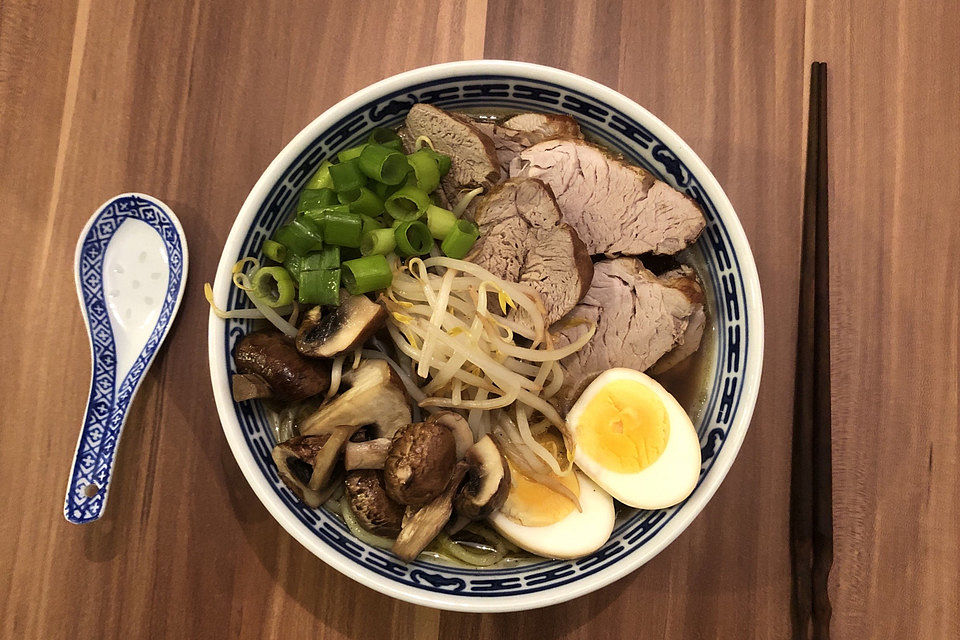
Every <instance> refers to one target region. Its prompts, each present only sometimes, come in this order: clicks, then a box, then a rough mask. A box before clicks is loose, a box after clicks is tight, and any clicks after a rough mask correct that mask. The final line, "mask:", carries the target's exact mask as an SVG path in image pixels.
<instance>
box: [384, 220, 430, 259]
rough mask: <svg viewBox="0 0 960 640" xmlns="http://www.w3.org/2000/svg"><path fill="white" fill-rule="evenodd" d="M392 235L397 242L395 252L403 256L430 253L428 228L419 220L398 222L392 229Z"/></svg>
mask: <svg viewBox="0 0 960 640" xmlns="http://www.w3.org/2000/svg"><path fill="white" fill-rule="evenodd" d="M393 236H394V239H395V240H396V242H397V253H398V254H400V255H401V256H403V257H405V258H406V257H409V256H422V255H424V254H427V253H430V248H431V247H433V236H431V235H430V230H429V229H427V225H425V224H423V223H422V222H420V221H419V220H413V221H410V222H402V223H400V225H399V226H397V228H396V229H394V230H393Z"/></svg>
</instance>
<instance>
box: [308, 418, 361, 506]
mask: <svg viewBox="0 0 960 640" xmlns="http://www.w3.org/2000/svg"><path fill="white" fill-rule="evenodd" d="M359 428H360V426H359V425H341V426H337V427H334V428H333V430H332V431H331V432H330V437H329V438H327V441H326V442H324V443H323V447H321V449H320V451H319V452H318V453H317V457H316V458H314V461H313V474H312V475H311V476H310V482H309V484H308V485H307V486H309V487H310V490H311V491H319V490H320V489H321V488H323V487H325V486H327V482H328V481H329V480H330V475H331V474H332V473H333V467H334V465H335V464H336V463H337V459H338V458H339V457H340V451H341V450H342V449H343V446H344V445H345V444H346V442H347V441H348V440H349V439H350V436H352V435H353V432H354V431H356V430H357V429H359Z"/></svg>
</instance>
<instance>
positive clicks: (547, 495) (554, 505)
mask: <svg viewBox="0 0 960 640" xmlns="http://www.w3.org/2000/svg"><path fill="white" fill-rule="evenodd" d="M508 466H509V467H510V493H508V494H507V499H506V501H505V502H504V503H503V506H502V507H500V512H501V513H502V514H503V515H505V516H507V517H508V518H510V519H511V520H513V521H514V522H516V523H518V524H521V525H523V526H525V527H545V526H547V525H551V524H554V523H556V522H560V521H561V520H563V519H564V518H566V517H567V516H568V515H570V513H571V512H572V511H573V510H574V509H576V508H577V507H576V505H575V504H574V503H573V501H572V500H570V498H568V497H566V496H564V495H562V494H560V493H557V492H556V491H554V490H553V489H551V488H550V487H548V486H546V485H544V484H541V483H540V482H537V481H536V480H533V479H532V478H529V477H527V476H526V475H524V474H523V473H521V472H520V471H518V470H517V468H516V467H514V466H513V465H512V464H510V463H509V462H508ZM554 477H555V478H556V479H557V480H558V481H559V482H560V483H562V484H563V485H564V486H565V487H567V488H568V489H570V491H572V492H573V494H574V495H575V496H577V497H580V483H579V482H578V481H577V476H576V475H575V474H574V473H573V471H571V472H569V473H567V474H566V475H564V476H554Z"/></svg>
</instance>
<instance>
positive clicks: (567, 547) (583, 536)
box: [490, 471, 616, 558]
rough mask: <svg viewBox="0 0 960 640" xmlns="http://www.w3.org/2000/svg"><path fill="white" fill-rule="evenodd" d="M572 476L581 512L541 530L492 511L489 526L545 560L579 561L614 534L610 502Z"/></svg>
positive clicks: (587, 480)
mask: <svg viewBox="0 0 960 640" xmlns="http://www.w3.org/2000/svg"><path fill="white" fill-rule="evenodd" d="M574 473H575V474H576V475H577V480H578V481H579V482H580V506H581V507H582V508H583V511H577V510H576V509H574V510H573V511H571V512H570V514H569V515H567V516H566V517H565V518H564V519H563V520H560V521H558V522H555V523H553V524H549V525H546V526H543V527H527V526H524V525H522V524H519V523H517V522H515V521H513V520H511V519H510V518H508V517H507V516H505V515H504V514H502V513H501V512H500V511H495V512H494V513H493V515H491V516H490V525H491V526H492V527H493V528H494V529H496V530H497V531H498V532H499V533H500V535H502V536H503V537H504V538H506V539H507V540H509V541H510V542H512V543H513V544H515V545H517V546H518V547H520V548H522V549H526V550H527V551H529V552H531V553H536V554H537V555H541V556H544V557H547V558H579V557H581V556H585V555H588V554H591V553H593V552H594V551H596V550H597V549H599V548H600V547H602V546H603V544H604V543H605V542H606V541H607V540H608V539H610V534H611V533H613V525H614V521H615V520H616V514H615V513H614V509H613V499H612V498H611V497H610V496H609V494H607V492H605V491H604V490H603V489H601V488H600V487H598V486H597V485H596V484H595V483H594V482H593V481H592V480H590V478H588V477H586V476H585V475H583V474H582V473H579V472H577V471H574Z"/></svg>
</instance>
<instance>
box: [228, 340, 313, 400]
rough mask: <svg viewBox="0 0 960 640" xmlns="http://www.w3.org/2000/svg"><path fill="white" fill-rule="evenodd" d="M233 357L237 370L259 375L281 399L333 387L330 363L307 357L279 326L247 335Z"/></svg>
mask: <svg viewBox="0 0 960 640" xmlns="http://www.w3.org/2000/svg"><path fill="white" fill-rule="evenodd" d="M233 359H234V361H235V362H236V363H237V371H239V372H240V373H244V374H255V375H257V376H259V377H260V379H262V380H263V381H264V382H265V383H266V384H267V385H268V386H269V388H270V390H271V394H270V395H271V397H273V398H276V399H277V400H302V399H303V398H307V397H310V396H313V395H317V394H318V393H323V392H324V391H326V390H327V389H328V388H329V387H330V365H329V363H327V362H321V361H317V360H311V359H310V358H305V357H303V356H302V355H301V354H300V352H299V351H297V350H296V348H295V347H294V346H293V343H292V342H290V340H289V339H288V338H287V337H286V336H284V335H283V334H282V333H280V332H279V331H277V330H275V329H264V330H262V331H254V332H252V333H248V334H247V335H245V336H244V337H243V338H241V339H240V341H239V342H237V345H236V346H235V347H234V349H233ZM258 397H262V396H258Z"/></svg>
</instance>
